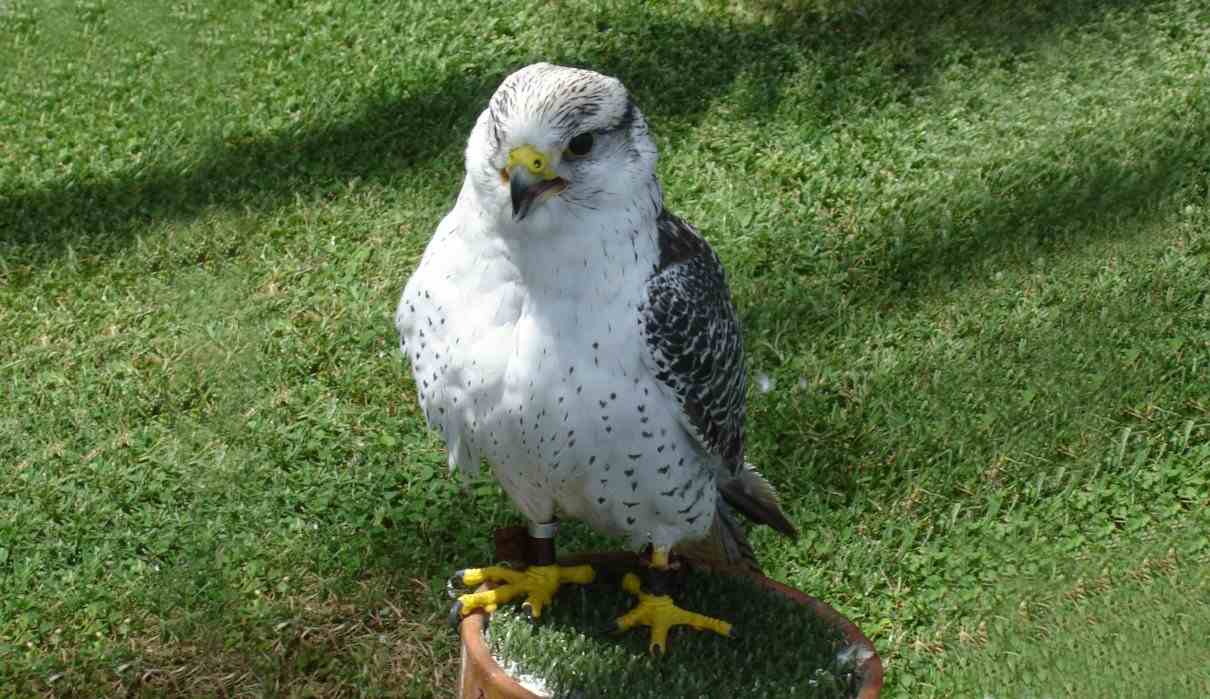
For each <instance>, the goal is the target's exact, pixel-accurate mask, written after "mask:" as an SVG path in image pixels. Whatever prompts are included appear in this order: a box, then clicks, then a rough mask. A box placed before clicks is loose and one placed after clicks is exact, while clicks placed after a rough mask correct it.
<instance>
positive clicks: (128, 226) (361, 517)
mask: <svg viewBox="0 0 1210 699" xmlns="http://www.w3.org/2000/svg"><path fill="white" fill-rule="evenodd" d="M681 5H682V4H681V3H678V4H677V6H675V7H674V6H673V4H671V3H667V4H661V3H639V2H637V1H636V2H605V3H593V2H587V1H586V0H584V1H581V0H562V1H555V0H552V1H550V2H546V3H517V2H498V1H495V0H492V1H485V2H476V3H473V4H472V3H461V2H450V1H448V0H445V1H434V2H429V3H423V4H422V3H413V2H406V1H402V0H400V1H398V2H389V3H388V2H371V1H370V0H348V1H347V2H331V1H328V2H303V1H294V0H274V1H268V0H264V1H259V2H252V3H247V2H235V1H234V0H214V1H212V2H194V1H192V0H176V1H174V2H141V3H140V2H118V1H117V0H78V1H75V2H64V1H60V2H50V1H47V2H41V1H35V0H0V687H3V688H4V689H3V690H2V691H0V693H6V692H11V693H14V694H17V695H39V694H41V695H63V696H71V695H75V696H97V695H104V694H116V693H120V692H128V693H132V694H148V695H155V694H173V695H176V694H189V695H203V696H210V695H218V694H227V695H263V696H311V695H324V696H337V695H373V696H406V697H425V696H451V695H452V687H453V683H454V680H455V678H456V675H457V658H456V650H457V649H456V645H455V642H454V640H453V639H452V637H451V636H450V634H449V632H448V630H447V629H446V627H445V626H444V622H443V620H444V616H445V611H446V606H447V604H448V601H447V600H446V598H445V595H444V590H443V585H444V580H445V577H446V576H447V575H448V574H449V572H450V571H451V570H453V569H455V568H460V567H464V566H465V565H468V564H477V563H485V562H487V561H488V560H489V559H490V557H491V538H490V533H491V530H492V529H493V528H494V527H496V526H500V525H503V524H507V523H511V522H512V521H513V519H514V517H515V515H514V514H513V512H512V510H511V509H510V507H509V505H508V503H507V501H506V500H505V498H504V497H503V495H502V494H501V492H500V490H499V489H498V488H497V487H496V486H495V485H494V484H493V483H492V482H491V481H489V480H483V481H476V482H472V483H464V482H461V481H459V480H458V479H457V478H456V477H452V476H449V475H447V473H446V469H445V454H444V452H443V447H442V445H441V443H440V442H439V440H437V439H436V438H435V437H434V436H433V435H432V434H429V433H428V432H426V430H425V429H424V425H423V418H422V416H421V415H420V414H419V412H418V410H417V408H416V403H415V393H414V389H413V386H412V384H411V380H410V378H409V374H408V371H407V368H406V366H405V364H404V363H403V361H402V359H401V357H400V356H399V354H398V350H397V345H396V339H395V336H394V329H393V327H392V325H391V315H392V312H393V309H394V303H395V301H396V298H397V295H398V293H399V290H400V288H401V286H402V284H403V282H404V280H405V279H406V278H407V276H408V274H409V273H410V271H411V270H412V269H413V267H414V266H415V264H416V262H417V261H418V259H419V255H420V253H421V251H422V250H423V248H424V245H425V243H426V242H427V240H428V238H429V235H430V234H431V232H432V231H433V229H434V227H435V225H436V223H437V221H438V220H439V218H440V216H441V215H442V214H443V213H444V212H445V211H446V210H447V209H448V208H449V207H450V206H451V205H452V203H453V200H454V197H455V196H456V194H457V191H458V189H459V187H460V184H461V176H462V147H463V143H464V139H465V137H466V135H467V133H469V131H470V128H471V126H472V124H473V122H474V119H475V117H476V116H477V114H478V111H479V110H480V109H481V108H482V106H483V105H484V104H485V102H486V100H487V98H488V96H489V95H490V94H491V92H492V90H493V89H494V87H495V85H496V84H497V83H498V82H499V81H500V80H501V78H502V77H503V76H504V75H507V74H508V73H509V72H510V71H511V70H513V69H515V68H517V67H519V66H522V65H524V64H526V63H529V62H533V61H537V60H550V61H555V62H562V63H570V64H578V65H583V66H589V67H593V68H595V69H597V70H600V71H603V72H607V73H610V74H613V75H616V76H618V77H620V78H621V79H622V80H623V81H624V82H625V83H626V84H627V85H628V86H629V87H630V89H631V90H632V92H633V93H634V95H635V97H636V99H637V100H638V103H639V104H640V105H641V107H642V108H643V110H644V111H645V113H646V114H647V116H648V119H649V121H650V122H651V124H652V128H653V131H654V133H655V136H656V139H657V142H658V144H659V146H660V148H661V152H662V159H661V163H660V175H661V177H662V179H663V182H664V186H665V190H666V199H667V201H668V203H669V206H670V208H671V209H672V210H673V211H675V212H677V213H678V214H680V215H682V216H684V217H685V218H686V219H687V220H689V221H691V222H694V223H696V224H698V225H699V227H700V228H701V229H702V231H703V232H704V234H705V235H706V236H707V238H709V240H710V241H711V242H712V243H713V245H714V246H715V248H716V250H717V251H718V252H719V254H720V256H721V257H722V259H723V260H724V262H725V264H726V265H727V266H728V269H729V272H730V281H731V285H732V289H733V291H734V295H735V300H736V303H737V305H738V307H739V310H740V315H741V318H742V321H743V324H744V328H745V332H746V343H747V349H748V351H749V354H748V357H749V370H750V374H751V375H752V376H753V377H755V378H756V379H757V380H754V381H753V389H752V391H751V395H750V400H749V422H748V430H749V442H750V446H749V455H748V456H749V459H750V460H751V461H753V462H754V463H756V464H759V465H760V466H761V467H762V469H763V471H764V472H765V473H766V474H767V475H768V476H769V478H770V480H772V481H773V482H774V483H775V484H776V485H777V486H778V487H779V489H780V491H781V492H782V494H783V498H784V501H785V505H786V509H787V512H788V514H789V515H790V517H791V519H792V520H794V521H795V522H796V523H797V524H798V526H799V528H800V529H802V531H803V534H804V536H803V538H802V539H801V540H800V541H799V542H798V543H791V542H788V541H785V540H783V539H780V538H777V537H776V536H775V535H773V534H771V533H769V532H766V531H758V532H755V534H754V544H755V546H756V548H757V550H758V551H759V553H760V555H761V557H762V559H763V560H764V561H765V563H766V569H767V570H766V572H767V574H768V575H769V576H770V577H773V578H776V579H779V580H782V581H785V582H787V583H789V584H791V585H793V586H795V587H798V588H800V589H802V590H804V591H806V592H807V593H809V594H811V595H813V596H815V597H818V598H821V599H823V600H825V601H827V602H829V603H830V604H832V605H833V606H834V607H836V608H837V609H839V610H840V611H842V612H843V613H845V614H846V615H848V616H849V617H850V618H851V619H853V620H854V621H855V622H856V623H857V624H858V625H859V626H861V627H862V629H863V630H864V631H865V632H866V634H867V635H869V636H870V637H871V638H872V639H873V641H874V643H875V645H876V646H877V647H878V649H879V652H880V653H881V655H882V657H883V659H884V663H885V666H886V670H887V688H886V692H885V695H886V696H891V697H931V696H958V697H968V696H985V694H986V695H990V696H994V697H1028V696H1077V697H1083V696H1144V695H1162V696H1172V697H1180V696H1190V697H1196V696H1206V695H1210V640H1207V637H1208V636H1210V634H1208V633H1207V632H1206V629H1208V628H1210V573H1208V571H1210V541H1208V539H1207V532H1208V531H1210V514H1208V512H1210V494H1208V493H1210V92H1208V89H1207V88H1208V82H1210V69H1208V60H1210V59H1208V58H1207V57H1208V56H1210V6H1207V5H1206V3H1205V2H1204V1H1203V0H1163V1H1154V2H1145V1H1138V2H1130V1H1126V0H1119V1H1104V0H1102V1H1093V0H1068V1H1066V2H1049V3H1048V2H1041V1H1040V0H1024V1H1009V0H989V1H988V2H984V3H968V2H959V1H958V0H922V1H918V2H906V1H903V0H900V1H892V0H867V1H865V2H856V1H854V0H802V1H801V2H794V1H793V0H786V1H784V2H777V1H775V0H763V1H762V0H737V1H735V2H721V1H717V2H716V1H713V0H711V1H706V2H697V3H684V4H683V6H681ZM566 531H567V534H568V536H567V537H566V539H565V540H563V541H562V543H561V545H562V547H563V548H564V549H565V550H570V549H587V548H609V547H611V546H612V545H613V544H612V542H609V541H607V540H603V539H600V538H598V537H596V536H595V535H593V534H592V533H591V532H589V531H587V530H586V529H584V528H582V527H576V526H570V527H568V528H567V530H566ZM673 642H674V644H675V638H674V639H673ZM673 651H675V645H673Z"/></svg>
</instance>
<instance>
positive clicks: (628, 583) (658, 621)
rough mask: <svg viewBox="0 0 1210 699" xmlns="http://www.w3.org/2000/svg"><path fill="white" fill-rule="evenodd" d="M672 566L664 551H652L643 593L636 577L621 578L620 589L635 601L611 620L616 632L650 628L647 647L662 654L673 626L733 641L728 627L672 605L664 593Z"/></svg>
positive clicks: (629, 575)
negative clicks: (635, 598)
mask: <svg viewBox="0 0 1210 699" xmlns="http://www.w3.org/2000/svg"><path fill="white" fill-rule="evenodd" d="M672 569H673V565H672V564H671V563H670V562H669V560H668V549H666V548H659V547H656V548H655V549H653V550H652V552H651V563H650V564H649V567H648V569H647V585H646V586H647V589H648V591H646V592H644V591H643V583H641V582H640V581H639V576H637V575H635V574H634V573H627V574H626V576H625V577H623V578H622V588H623V589H625V590H626V591H627V592H629V593H630V594H632V595H635V596H636V597H638V598H639V603H638V604H637V605H635V607H634V609H632V610H630V611H629V612H627V613H626V614H624V615H623V616H620V617H618V618H617V619H616V620H615V622H614V623H615V624H616V626H617V630H618V631H625V630H627V629H629V628H631V627H634V626H639V625H642V626H650V627H651V644H650V645H649V646H648V649H649V650H650V651H651V652H652V653H655V654H662V653H663V652H664V650H665V648H666V647H667V643H668V630H669V629H671V628H672V627H673V626H689V627H692V628H694V629H697V630H699V631H703V630H705V631H713V632H715V633H717V634H719V635H722V636H730V637H734V636H735V632H734V630H733V629H732V627H731V624H729V623H727V622H725V621H722V620H721V619H715V618H714V617H709V616H706V615H704V614H697V613H694V612H689V611H685V610H684V609H681V608H680V607H678V606H676V604H675V603H674V602H673V601H672V597H671V595H669V594H668V593H667V589H668V583H669V578H670V576H671V575H672V573H673V570H672Z"/></svg>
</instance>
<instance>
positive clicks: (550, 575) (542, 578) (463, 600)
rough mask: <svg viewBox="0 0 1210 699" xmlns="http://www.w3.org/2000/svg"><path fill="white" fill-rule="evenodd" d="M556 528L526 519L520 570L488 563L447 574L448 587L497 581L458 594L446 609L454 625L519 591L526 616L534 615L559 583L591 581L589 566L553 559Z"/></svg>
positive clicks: (493, 608) (489, 609)
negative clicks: (489, 586)
mask: <svg viewBox="0 0 1210 699" xmlns="http://www.w3.org/2000/svg"><path fill="white" fill-rule="evenodd" d="M558 530H559V523H558V522H557V521H552V522H546V523H540V524H539V523H532V522H531V523H530V525H529V538H528V541H527V542H526V544H527V545H526V563H527V564H528V566H527V567H526V568H525V569H524V570H515V569H513V568H505V567H503V566H488V567H486V568H468V569H466V570H460V571H458V572H456V573H454V575H453V576H452V577H451V578H450V587H451V589H454V588H464V589H465V588H473V587H477V586H479V585H480V584H482V583H484V582H494V583H500V584H499V585H498V586H497V587H494V588H492V589H490V590H483V591H481V592H470V593H467V594H463V595H459V596H458V599H457V600H456V601H455V602H454V606H453V608H452V609H451V610H450V622H451V623H453V624H455V625H456V624H457V623H458V621H459V620H461V619H462V617H464V616H466V615H467V614H470V613H471V612H473V611H475V610H476V609H483V610H484V611H486V612H488V613H489V614H490V613H491V612H494V611H496V607H497V606H499V605H501V604H504V603H505V602H511V601H512V600H514V599H516V598H517V597H520V596H521V595H525V603H524V605H523V606H522V608H523V609H524V610H525V611H526V612H527V613H528V614H529V615H530V617H532V618H533V619H538V618H540V617H541V616H542V610H543V609H544V608H545V607H546V605H548V604H550V601H551V599H553V598H554V596H555V592H557V591H558V589H559V586H560V585H562V584H563V583H577V584H580V585H584V584H587V583H590V582H592V581H593V579H594V578H595V577H596V574H595V572H594V571H593V569H592V566H589V565H578V566H561V565H559V564H557V563H556V562H555V534H556V533H557V532H558Z"/></svg>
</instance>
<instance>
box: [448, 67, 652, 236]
mask: <svg viewBox="0 0 1210 699" xmlns="http://www.w3.org/2000/svg"><path fill="white" fill-rule="evenodd" d="M657 157H658V155H657V151H656V147H655V143H654V142H653V141H652V140H651V136H650V135H649V133H648V131H647V122H646V120H644V118H643V115H642V113H641V112H640V111H639V109H638V107H637V106H635V104H634V102H633V101H632V100H631V98H630V94H629V93H628V92H627V91H626V88H625V87H623V86H622V83H621V82H619V81H618V80H617V79H615V78H611V77H608V76H605V75H601V74H600V73H594V72H592V71H589V70H580V69H577V68H564V67H562V66H555V65H551V64H549V63H537V64H534V65H531V66H527V67H525V68H522V69H521V70H519V71H517V72H515V73H513V74H512V75H510V76H508V77H507V78H505V79H504V82H503V83H501V85H500V87H499V88H498V89H497V90H496V93H495V94H494V95H493V96H492V99H491V102H490V103H489V105H488V107H487V109H485V110H484V111H483V113H482V114H481V115H480V116H479V120H478V122H477V123H476V124H475V129H474V131H473V132H472V133H471V138H470V141H469V143H468V144H467V150H466V167H467V173H468V175H469V176H470V178H471V180H472V181H473V183H474V186H475V189H476V191H477V192H478V194H479V198H480V200H481V201H482V202H483V204H484V206H485V208H486V209H487V210H488V213H489V215H496V216H498V217H499V219H500V220H501V221H502V222H510V224H509V225H507V226H506V227H507V228H510V229H514V230H520V231H524V232H538V231H542V230H559V229H560V228H562V224H563V222H565V221H567V220H569V219H583V218H585V217H586V215H587V214H589V213H591V212H594V211H599V212H607V213H614V214H616V213H618V212H619V211H620V210H625V209H628V208H632V207H642V206H646V207H649V208H650V207H652V206H654V207H656V208H658V206H659V198H660V195H659V185H658V184H657V183H656V180H655V163H656V159H657ZM636 213H637V212H636ZM653 213H654V212H653Z"/></svg>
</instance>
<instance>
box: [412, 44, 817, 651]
mask: <svg viewBox="0 0 1210 699" xmlns="http://www.w3.org/2000/svg"><path fill="white" fill-rule="evenodd" d="M657 157H658V154H657V151H656V147H655V143H654V142H653V141H652V139H651V135H650V133H649V131H648V128H647V122H646V120H645V119H644V118H643V115H642V113H641V112H640V111H639V109H638V107H637V106H635V104H634V102H633V101H632V100H631V98H630V95H629V93H628V92H627V91H626V89H625V88H624V87H623V86H622V84H621V83H620V82H619V81H618V80H616V79H614V78H611V77H607V76H605V75H601V74H599V73H594V72H592V71H588V70H579V69H575V68H565V67H561V66H555V65H550V64H546V63H539V64H535V65H531V66H528V67H526V68H523V69H521V70H519V71H517V72H515V73H513V74H512V75H510V76H508V77H507V78H506V79H505V80H504V82H503V83H502V84H501V85H500V87H499V88H498V89H497V90H496V92H495V94H494V95H493V96H492V98H491V101H490V103H489V104H488V107H487V109H485V110H484V111H483V113H482V114H480V115H479V119H478V121H477V122H476V123H475V128H474V130H473V131H472V132H471V135H470V140H469V142H468V143H467V148H466V179H465V180H464V182H463V185H462V191H461V193H460V194H459V195H458V201H457V203H456V204H455V205H454V208H453V210H451V211H450V212H449V214H447V215H446V217H445V218H444V219H443V220H442V221H441V224H440V225H439V226H438V228H437V232H436V234H435V235H434V236H433V238H432V240H431V241H430V243H429V245H428V248H427V249H426V250H425V253H424V257H423V259H422V260H421V262H420V265H419V267H418V268H417V269H416V271H415V272H414V273H413V275H412V277H411V279H409V280H408V283H407V286H406V288H405V289H404V291H403V295H402V297H401V298H400V301H399V309H398V311H397V313H396V316H395V322H396V326H397V328H398V330H399V335H400V338H401V346H402V348H403V352H404V354H405V355H406V356H407V358H408V360H409V361H410V362H411V366H412V374H413V376H414V377H415V380H416V388H417V394H418V397H419V402H420V405H421V407H422V408H423V410H424V414H425V417H426V418H427V419H428V422H429V424H430V425H431V426H432V427H433V428H434V429H436V430H439V431H440V433H441V435H442V437H443V438H444V440H445V442H446V445H447V446H448V448H449V460H450V465H451V467H453V466H455V465H456V466H458V467H459V468H460V469H461V470H463V471H464V472H467V473H471V474H473V473H476V472H477V471H478V469H479V464H480V462H481V461H486V462H487V463H488V464H490V466H491V467H492V469H493V471H494V474H495V476H496V478H497V479H498V480H499V482H500V484H501V486H502V487H503V488H504V490H505V491H506V492H507V493H508V495H509V497H510V498H511V499H512V501H513V502H514V503H515V504H516V506H517V507H518V508H519V509H520V510H521V511H522V513H524V515H525V516H526V517H527V518H528V519H529V522H530V533H531V535H532V536H535V537H538V538H540V539H543V538H544V539H553V536H554V532H555V530H556V526H555V523H556V522H557V517H570V518H575V519H579V520H583V521H585V522H588V523H589V524H590V525H591V526H593V527H594V528H596V529H597V530H599V531H601V532H605V533H607V534H612V535H616V536H621V537H624V538H625V539H627V540H628V543H629V544H630V545H631V546H633V547H635V548H645V547H650V550H651V556H650V568H651V574H650V575H649V578H648V580H649V583H648V584H649V585H650V586H651V587H655V588H659V587H662V585H661V584H660V583H659V582H658V579H657V577H656V576H658V575H659V574H660V573H661V571H665V570H666V569H668V568H669V566H670V565H672V564H671V563H670V561H669V555H670V554H671V553H672V552H674V550H675V551H690V550H691V551H692V552H693V555H695V556H699V557H700V556H707V557H712V558H714V559H716V560H723V561H728V562H732V563H743V562H747V563H748V564H749V565H755V559H754V558H753V555H752V550H751V548H750V547H749V546H748V544H747V541H746V538H745V536H744V533H743V529H742V528H741V527H740V526H739V524H738V523H737V521H736V519H735V517H734V514H733V508H734V510H738V511H739V512H742V513H743V514H745V515H747V516H748V517H749V518H751V519H753V520H754V521H756V522H760V523H764V524H768V525H770V526H772V527H774V528H776V529H777V530H778V531H781V532H783V533H785V534H788V535H791V536H794V535H796V533H797V532H795V530H794V527H793V526H792V525H791V524H790V522H789V521H787V519H786V518H785V516H784V515H783V514H782V512H781V508H780V506H779V505H778V501H777V497H776V495H775V494H774V492H773V489H772V488H771V487H770V486H769V484H768V483H767V482H766V481H765V479H764V478H763V477H761V476H760V475H759V474H758V473H757V472H756V470H755V469H754V468H753V467H752V466H751V465H749V464H747V463H745V462H744V432H743V430H744V401H745V393H746V388H747V380H746V375H745V370H744V359H743V346H742V342H741V338H740V329H739V324H738V322H737V319H736V315H735V308H734V306H733V305H732V303H731V297H730V292H729V290H728V288H727V284H726V279H725V276H724V272H723V268H722V265H721V263H720V262H719V259H718V257H717V256H716V255H715V254H714V252H713V250H711V248H710V246H709V245H708V244H707V243H706V241H705V240H704V239H703V238H702V237H701V236H700V235H699V234H698V233H697V231H696V230H694V228H693V227H691V226H689V225H688V224H686V223H684V222H683V221H681V220H680V219H678V218H677V217H676V216H674V215H672V214H671V213H669V212H668V211H667V210H666V209H665V208H664V202H663V194H662V192H661V189H660V184H659V181H658V180H657V179H656V175H655V165H656V160H657ZM549 552H553V545H552V546H551V547H550V548H549V549H548V553H549ZM545 558H546V560H541V561H537V563H539V565H531V566H530V567H529V568H527V569H526V570H524V571H517V570H513V569H508V568H501V567H488V568H481V569H473V570H465V571H459V573H458V574H456V575H455V578H456V580H457V582H459V583H461V584H464V585H474V584H477V583H478V582H481V581H483V580H494V581H497V582H502V583H506V584H505V585H503V586H502V587H498V588H496V589H495V590H492V591H490V592H487V593H480V594H466V595H463V596H462V597H460V598H459V601H458V602H457V603H456V604H455V610H456V612H455V613H456V614H458V615H465V614H467V613H469V612H471V611H472V610H474V609H477V608H481V607H482V608H488V609H489V611H490V610H491V609H494V608H495V605H496V604H498V603H502V602H505V601H508V600H509V599H512V598H514V597H519V596H521V595H525V596H526V597H527V604H528V606H529V608H530V612H531V614H532V615H533V616H534V617H538V616H540V615H541V612H542V607H543V605H545V604H548V603H549V602H550V599H551V597H552V596H553V595H554V592H555V590H556V589H557V588H558V586H559V584H560V583H561V582H581V583H583V582H588V581H591V580H592V577H593V572H592V570H591V569H590V568H587V567H575V568H569V567H561V566H558V565H555V562H554V560H553V553H549V555H547V556H545ZM652 580H656V582H651V581H652ZM634 588H637V585H636V584H635V582H634V581H630V583H629V584H628V589H631V591H632V592H635V593H638V590H637V589H634ZM655 592H656V593H659V592H661V590H659V589H656V590H655ZM639 600H640V601H639V604H638V606H637V607H636V608H635V609H634V610H633V611H631V612H630V613H629V614H627V615H625V616H623V617H621V618H620V619H619V620H618V625H619V627H620V628H627V627H629V626H632V625H634V624H645V625H649V626H651V627H652V648H653V650H660V651H662V650H663V647H664V644H665V638H666V635H667V630H668V628H669V626H673V625H677V624H686V625H690V626H695V627H698V628H709V629H712V630H714V631H717V632H719V633H722V634H724V635H728V634H729V632H730V625H729V624H727V623H726V622H722V621H719V620H715V619H711V618H709V617H704V616H701V615H697V614H691V613H689V612H684V611H682V610H680V609H679V608H676V607H675V606H674V605H672V604H671V601H670V600H668V599H667V598H666V597H664V596H662V595H660V594H647V593H642V594H639Z"/></svg>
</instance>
